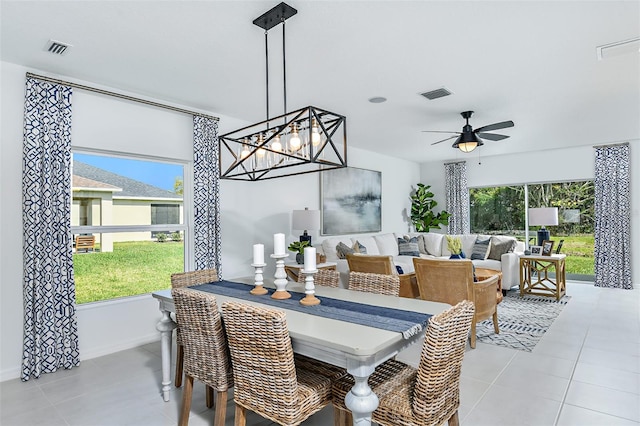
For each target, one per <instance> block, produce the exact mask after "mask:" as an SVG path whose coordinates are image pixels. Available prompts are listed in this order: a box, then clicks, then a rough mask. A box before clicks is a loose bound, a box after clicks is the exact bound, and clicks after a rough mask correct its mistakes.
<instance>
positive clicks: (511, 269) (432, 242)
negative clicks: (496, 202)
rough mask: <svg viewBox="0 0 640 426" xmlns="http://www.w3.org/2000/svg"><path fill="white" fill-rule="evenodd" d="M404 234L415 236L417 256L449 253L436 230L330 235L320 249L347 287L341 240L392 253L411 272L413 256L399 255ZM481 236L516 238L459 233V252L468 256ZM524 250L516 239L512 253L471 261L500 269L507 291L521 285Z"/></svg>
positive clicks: (496, 240) (500, 239)
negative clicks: (341, 254)
mask: <svg viewBox="0 0 640 426" xmlns="http://www.w3.org/2000/svg"><path fill="white" fill-rule="evenodd" d="M405 235H408V236H409V237H418V240H419V251H420V257H426V258H445V259H448V258H449V256H450V255H451V252H449V250H448V248H447V239H446V238H445V234H438V233H435V232H423V233H406V234H399V233H396V234H393V233H386V234H378V235H369V236H342V237H330V238H326V239H325V240H324V241H322V247H321V250H322V252H323V253H324V254H325V256H326V257H327V262H335V263H336V264H337V268H336V269H337V270H338V272H340V285H341V286H342V287H347V283H348V282H349V265H348V264H347V260H346V259H340V258H339V257H338V252H337V250H336V246H337V245H338V244H340V243H344V244H345V245H347V246H348V247H353V246H354V244H355V242H356V241H358V242H359V243H360V244H361V245H362V246H364V247H365V248H366V252H367V254H381V255H391V256H393V260H394V262H395V264H396V266H400V267H401V268H402V271H403V272H404V273H410V272H413V271H414V268H413V257H414V256H400V255H399V251H398V238H403V237H404V236H405ZM478 236H479V237H480V239H486V238H491V243H492V244H495V243H501V242H506V241H508V240H513V241H516V239H515V238H513V237H508V236H496V235H493V236H490V235H477V234H468V235H459V237H461V239H462V251H463V252H464V253H465V254H466V256H467V257H470V255H471V253H472V252H473V246H474V244H475V242H476V238H477V237H478ZM523 252H524V243H523V242H520V241H516V243H515V248H514V250H513V252H510V253H504V254H502V256H500V258H501V259H500V260H494V259H489V258H487V259H484V260H473V264H474V265H475V266H476V267H479V268H488V269H496V270H499V271H502V288H503V289H504V290H508V289H510V288H511V287H513V286H516V285H519V284H520V270H519V268H520V265H519V255H521V254H523Z"/></svg>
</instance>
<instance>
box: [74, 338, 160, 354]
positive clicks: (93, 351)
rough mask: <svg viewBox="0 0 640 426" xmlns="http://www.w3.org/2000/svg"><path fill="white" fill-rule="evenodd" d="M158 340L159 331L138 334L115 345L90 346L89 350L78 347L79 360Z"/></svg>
mask: <svg viewBox="0 0 640 426" xmlns="http://www.w3.org/2000/svg"><path fill="white" fill-rule="evenodd" d="M159 341H160V332H157V331H156V332H155V333H151V334H147V335H145V336H139V337H136V338H135V339H131V340H128V341H124V342H120V343H118V344H117V345H108V346H103V347H98V348H92V349H91V350H89V351H83V350H82V347H80V360H81V361H84V360H88V359H93V358H98V357H101V356H105V355H109V354H112V353H114V352H120V351H126V350H127V349H131V348H135V347H138V346H142V345H146V344H147V343H153V342H159Z"/></svg>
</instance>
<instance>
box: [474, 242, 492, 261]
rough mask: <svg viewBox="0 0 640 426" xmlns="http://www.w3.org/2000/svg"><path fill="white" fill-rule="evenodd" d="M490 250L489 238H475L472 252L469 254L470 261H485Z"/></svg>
mask: <svg viewBox="0 0 640 426" xmlns="http://www.w3.org/2000/svg"><path fill="white" fill-rule="evenodd" d="M490 249H491V238H487V239H486V240H481V239H480V238H476V242H475V244H474V245H473V251H472V252H471V260H485V259H486V258H487V255H488V254H489V250H490Z"/></svg>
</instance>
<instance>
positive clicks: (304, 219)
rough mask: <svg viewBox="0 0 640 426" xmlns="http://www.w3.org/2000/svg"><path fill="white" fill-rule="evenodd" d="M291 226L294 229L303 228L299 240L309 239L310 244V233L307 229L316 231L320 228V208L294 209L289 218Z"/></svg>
mask: <svg viewBox="0 0 640 426" xmlns="http://www.w3.org/2000/svg"><path fill="white" fill-rule="evenodd" d="M291 228H292V229H294V230H303V231H304V232H303V233H302V235H300V241H309V245H311V235H309V234H308V233H307V231H317V230H319V229H320V210H309V208H308V207H305V208H304V210H294V211H293V215H292V220H291Z"/></svg>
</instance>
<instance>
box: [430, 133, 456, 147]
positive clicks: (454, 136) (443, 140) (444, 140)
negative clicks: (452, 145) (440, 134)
mask: <svg viewBox="0 0 640 426" xmlns="http://www.w3.org/2000/svg"><path fill="white" fill-rule="evenodd" d="M457 137H458V135H453V136H450V137H448V138H446V139H442V140H441V141H438V142H434V143H432V144H431V145H436V144H439V143H441V142H446V141H448V140H450V139H453V138H457Z"/></svg>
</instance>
